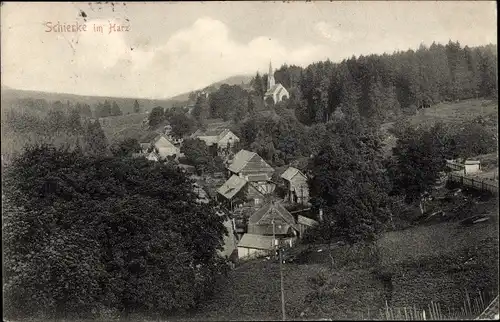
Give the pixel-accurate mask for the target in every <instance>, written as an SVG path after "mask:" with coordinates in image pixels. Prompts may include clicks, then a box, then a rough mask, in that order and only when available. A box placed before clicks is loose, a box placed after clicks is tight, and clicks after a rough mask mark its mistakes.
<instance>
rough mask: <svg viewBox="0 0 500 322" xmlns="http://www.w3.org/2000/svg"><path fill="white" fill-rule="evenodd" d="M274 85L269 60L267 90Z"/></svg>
mask: <svg viewBox="0 0 500 322" xmlns="http://www.w3.org/2000/svg"><path fill="white" fill-rule="evenodd" d="M274 84H275V80H274V71H273V66H272V64H271V60H269V74H268V75H267V89H268V90H269V89H270V88H271V87H273V86H274Z"/></svg>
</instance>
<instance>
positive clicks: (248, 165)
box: [228, 150, 274, 173]
mask: <svg viewBox="0 0 500 322" xmlns="http://www.w3.org/2000/svg"><path fill="white" fill-rule="evenodd" d="M228 169H229V171H231V172H234V173H239V172H240V171H242V170H243V169H245V170H246V171H254V172H257V173H262V172H264V173H267V172H274V169H273V168H272V167H271V166H270V165H269V164H268V163H267V162H266V161H264V159H262V157H261V156H260V155H258V154H257V153H255V152H251V151H247V150H240V151H239V152H238V153H236V154H235V156H234V158H233V161H232V163H231V165H230V166H229V167H228Z"/></svg>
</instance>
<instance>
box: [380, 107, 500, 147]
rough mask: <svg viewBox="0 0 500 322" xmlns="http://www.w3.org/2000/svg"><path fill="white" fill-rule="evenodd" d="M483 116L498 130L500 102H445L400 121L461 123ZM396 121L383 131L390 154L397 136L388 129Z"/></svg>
mask: <svg viewBox="0 0 500 322" xmlns="http://www.w3.org/2000/svg"><path fill="white" fill-rule="evenodd" d="M478 117H481V119H482V120H481V121H483V124H484V125H485V126H486V127H487V128H488V129H490V130H491V131H492V132H494V133H497V131H498V102H496V101H491V100H483V99H470V100H463V101H459V102H443V103H439V104H436V105H434V106H432V107H429V108H424V109H420V110H418V111H417V112H416V114H414V115H411V116H405V117H403V118H402V119H401V120H400V121H398V122H403V121H407V122H409V123H410V124H411V125H413V126H415V127H418V126H432V125H433V124H436V123H437V122H444V123H447V124H459V123H462V122H465V121H469V120H473V119H476V118H478ZM395 123H396V122H390V123H384V124H382V126H381V131H382V132H383V133H385V142H384V144H385V149H384V151H385V153H386V154H389V153H390V152H391V149H392V148H393V147H394V146H395V145H396V138H395V136H394V135H392V134H390V133H389V132H388V130H389V129H390V128H392V127H393V126H394V124H395Z"/></svg>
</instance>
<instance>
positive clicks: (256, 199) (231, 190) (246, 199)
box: [217, 174, 264, 211]
mask: <svg viewBox="0 0 500 322" xmlns="http://www.w3.org/2000/svg"><path fill="white" fill-rule="evenodd" d="M217 195H218V196H220V197H217V200H219V201H221V202H222V203H224V204H226V206H227V208H228V209H230V210H231V211H233V210H234V209H235V208H237V207H240V206H243V205H248V204H251V205H260V204H261V203H262V201H263V200H264V195H263V194H262V192H260V191H259V190H258V189H257V188H256V187H255V186H254V185H253V184H252V183H251V182H248V181H246V180H245V179H244V178H241V177H238V176H237V175H234V174H233V175H232V176H231V177H230V178H229V179H227V181H226V182H224V184H223V185H222V186H220V187H219V188H218V189H217Z"/></svg>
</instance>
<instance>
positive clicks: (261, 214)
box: [248, 201, 295, 226]
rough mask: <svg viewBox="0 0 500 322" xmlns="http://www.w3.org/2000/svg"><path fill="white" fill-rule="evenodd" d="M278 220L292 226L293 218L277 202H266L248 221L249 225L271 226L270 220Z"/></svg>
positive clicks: (293, 223)
mask: <svg viewBox="0 0 500 322" xmlns="http://www.w3.org/2000/svg"><path fill="white" fill-rule="evenodd" d="M273 219H276V220H280V221H284V222H285V223H287V224H289V225H292V226H294V225H295V218H293V215H292V214H291V213H290V212H289V211H288V210H286V209H285V207H283V205H282V204H281V203H279V202H272V201H271V202H268V203H267V204H265V205H263V206H262V207H261V208H260V209H259V210H257V211H256V212H255V213H254V214H253V215H252V216H251V217H250V218H249V219H248V223H249V224H254V225H264V224H271V222H272V220H273Z"/></svg>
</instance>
